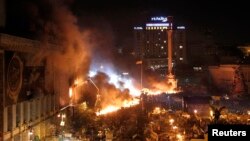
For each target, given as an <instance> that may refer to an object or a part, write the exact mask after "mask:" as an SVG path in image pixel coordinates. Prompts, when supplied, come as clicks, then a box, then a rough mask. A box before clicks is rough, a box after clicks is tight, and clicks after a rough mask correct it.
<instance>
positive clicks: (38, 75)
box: [0, 0, 60, 141]
mask: <svg viewBox="0 0 250 141" xmlns="http://www.w3.org/2000/svg"><path fill="white" fill-rule="evenodd" d="M10 2H13V1H12V0H10V1H8V2H7V1H5V0H0V141H10V140H12V141H28V140H35V139H39V140H40V139H42V140H43V139H45V137H46V136H51V135H53V130H52V128H51V127H52V125H53V124H52V118H51V117H53V116H54V115H55V114H56V113H57V112H58V111H59V110H60V105H59V98H60V96H59V95H60V92H55V91H54V88H55V86H56V85H57V84H54V78H55V77H57V75H54V73H53V72H52V71H51V70H53V69H51V68H49V67H48V66H49V64H51V63H52V62H53V60H46V59H44V60H42V61H41V62H40V61H39V63H34V62H32V59H33V57H34V55H35V54H37V53H38V51H39V48H40V47H41V46H42V43H41V42H39V41H37V40H31V39H28V38H23V37H20V36H13V35H12V33H13V34H14V35H15V33H17V32H19V33H20V34H25V32H20V30H21V27H22V24H21V27H15V28H11V27H13V25H12V24H15V22H14V21H12V22H11V19H14V18H15V16H16V15H15V14H14V15H12V14H13V13H11V12H10V11H11V10H13V9H12V8H13V7H15V6H16V7H21V6H20V5H18V3H16V4H13V3H12V5H11V6H10V5H8V6H6V5H7V4H10ZM7 8H8V10H7ZM19 10H20V9H17V11H14V13H15V12H20V11H19ZM8 12H10V13H8ZM12 12H13V11H12ZM19 14H21V13H19ZM8 16H10V17H8ZM11 16H13V17H11ZM18 18H20V17H18ZM18 18H17V19H16V20H19V19H18ZM19 22H22V20H20V21H19ZM11 23H12V24H11ZM19 25H20V23H16V26H19ZM18 28H19V29H20V30H19V29H18ZM9 29H11V30H9ZM12 31H13V32H12ZM1 32H2V33H1ZM6 33H8V34H6ZM24 36H25V35H24ZM50 46H52V45H51V44H50V45H49V46H48V47H49V48H50ZM53 46H54V45H53ZM50 67H51V66H50ZM49 69H50V71H49ZM58 85H59V84H58ZM53 129H55V127H54V128H53ZM45 140H46V139H45Z"/></svg>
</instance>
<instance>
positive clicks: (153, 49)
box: [134, 16, 187, 75]
mask: <svg viewBox="0 0 250 141" xmlns="http://www.w3.org/2000/svg"><path fill="white" fill-rule="evenodd" d="M170 29H171V30H173V52H172V54H173V62H172V65H173V66H175V65H181V64H185V63H187V57H186V32H185V27H184V26H178V27H174V25H173V17H171V16H169V17H151V20H150V22H148V23H146V24H145V26H139V27H138V26H137V27H134V41H135V52H136V57H137V58H138V59H140V60H142V61H143V66H144V69H145V70H152V71H158V72H160V74H161V75H166V70H167V65H168V61H167V60H168V35H167V31H168V30H170Z"/></svg>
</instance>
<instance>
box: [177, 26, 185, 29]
mask: <svg viewBox="0 0 250 141" xmlns="http://www.w3.org/2000/svg"><path fill="white" fill-rule="evenodd" d="M177 29H185V26H177Z"/></svg>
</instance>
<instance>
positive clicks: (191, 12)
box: [8, 0, 250, 44]
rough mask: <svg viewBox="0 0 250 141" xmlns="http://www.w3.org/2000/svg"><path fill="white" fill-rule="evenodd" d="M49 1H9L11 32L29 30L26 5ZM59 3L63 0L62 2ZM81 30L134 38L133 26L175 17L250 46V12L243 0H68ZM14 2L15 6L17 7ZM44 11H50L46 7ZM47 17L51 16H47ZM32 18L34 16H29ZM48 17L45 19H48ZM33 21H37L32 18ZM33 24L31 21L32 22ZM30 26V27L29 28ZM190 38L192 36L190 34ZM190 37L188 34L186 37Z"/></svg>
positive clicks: (226, 40) (176, 21)
mask: <svg viewBox="0 0 250 141" xmlns="http://www.w3.org/2000/svg"><path fill="white" fill-rule="evenodd" d="M41 1H43V2H44V1H49V0H22V1H20V0H8V4H9V6H8V16H9V21H10V22H9V23H10V25H11V26H9V27H10V28H9V29H12V30H14V31H17V29H18V28H29V27H28V26H29V25H28V24H27V23H28V22H27V21H28V18H29V17H28V16H27V15H26V14H25V11H26V12H27V10H25V8H27V7H29V5H28V6H27V3H28V4H30V3H36V4H37V5H39V4H42V3H43V2H41ZM59 1H60V0H59ZM65 1H66V4H67V5H69V7H70V9H71V10H72V12H73V13H74V14H75V15H76V16H77V17H78V21H79V25H80V26H82V27H89V26H99V27H101V28H105V27H106V26H107V25H108V26H109V27H110V28H111V29H112V30H113V31H114V33H115V35H116V36H117V38H129V37H131V36H133V32H132V30H133V26H134V25H139V24H144V23H145V22H146V21H148V20H149V17H150V16H169V15H171V16H174V24H177V25H185V26H186V28H187V30H188V31H191V32H192V31H198V32H200V33H204V32H208V33H210V34H211V35H212V36H213V37H214V39H215V42H218V43H229V44H246V43H250V36H249V35H250V12H249V11H248V7H247V6H248V4H247V3H246V2H242V1H243V0H242V1H239V0H238V1H236V2H235V1H234V2H229V1H227V2H223V1H220V3H218V2H216V1H215V2H211V0H203V1H198V0H183V1H180V0H172V1H170V0H65ZM14 3H15V4H14ZM40 8H42V9H43V10H42V11H46V12H49V11H48V10H46V9H48V8H47V7H46V5H45V6H40ZM47 14H48V13H47ZM29 15H32V14H30V13H29ZM45 17H46V16H45ZM33 20H34V19H33ZM29 22H30V21H29ZM26 26H27V27H26ZM190 35H191V34H190ZM187 36H189V35H187Z"/></svg>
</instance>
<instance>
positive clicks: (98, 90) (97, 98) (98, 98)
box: [88, 77, 101, 110]
mask: <svg viewBox="0 0 250 141" xmlns="http://www.w3.org/2000/svg"><path fill="white" fill-rule="evenodd" d="M88 80H89V81H90V82H91V83H92V84H93V85H94V87H95V88H96V90H97V94H96V101H95V107H97V106H98V104H99V103H100V101H101V95H100V89H99V88H98V87H97V85H96V84H95V83H94V81H93V80H92V79H91V78H90V77H88ZM97 108H99V107H97ZM98 110H99V109H98Z"/></svg>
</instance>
